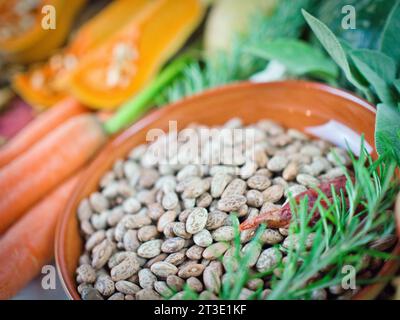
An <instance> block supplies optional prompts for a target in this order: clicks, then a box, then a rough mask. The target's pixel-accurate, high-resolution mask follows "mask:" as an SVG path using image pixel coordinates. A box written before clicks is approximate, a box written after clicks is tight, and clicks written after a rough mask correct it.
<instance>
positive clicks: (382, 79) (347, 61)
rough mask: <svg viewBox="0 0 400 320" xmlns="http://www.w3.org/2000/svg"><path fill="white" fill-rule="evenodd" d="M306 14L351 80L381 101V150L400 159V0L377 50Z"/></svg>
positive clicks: (378, 129)
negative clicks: (362, 46)
mask: <svg viewBox="0 0 400 320" xmlns="http://www.w3.org/2000/svg"><path fill="white" fill-rule="evenodd" d="M303 15H304V17H305V19H306V21H307V23H308V24H309V26H310V27H311V29H312V31H313V32H314V34H315V35H316V37H317V38H318V40H319V41H320V42H321V44H322V46H323V47H324V48H325V49H326V51H327V52H328V53H329V55H330V56H331V57H332V59H333V61H334V62H335V63H336V64H337V65H338V66H339V67H340V69H341V70H342V72H343V73H344V75H345V77H346V78H347V80H348V81H349V82H350V83H351V84H352V85H353V86H354V87H355V88H356V89H357V90H359V91H360V92H361V93H362V94H363V95H364V96H365V97H366V98H367V99H368V100H369V101H370V102H372V103H377V119H376V127H375V139H376V146H377V150H378V152H379V154H383V153H388V152H390V153H391V154H392V157H393V158H395V159H396V160H397V163H400V68H399V67H400V66H399V62H400V1H399V0H397V1H396V3H395V5H394V6H393V8H392V10H391V13H390V14H389V16H388V19H387V21H386V25H385V27H384V29H383V31H382V33H381V36H380V40H379V45H378V49H377V50H370V49H356V48H352V47H351V45H350V44H349V43H347V42H345V41H343V40H339V39H337V38H336V36H335V35H334V34H333V33H332V31H331V30H330V29H329V28H328V27H327V26H326V25H325V24H324V23H322V22H321V21H320V20H318V19H317V18H315V17H314V16H312V15H311V14H309V13H308V12H307V11H305V10H303Z"/></svg>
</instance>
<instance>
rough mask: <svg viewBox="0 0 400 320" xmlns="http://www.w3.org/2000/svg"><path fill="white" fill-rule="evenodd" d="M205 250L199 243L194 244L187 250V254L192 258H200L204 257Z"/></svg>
mask: <svg viewBox="0 0 400 320" xmlns="http://www.w3.org/2000/svg"><path fill="white" fill-rule="evenodd" d="M203 251H204V248H202V247H200V246H198V245H194V246H191V247H190V248H189V249H188V250H187V251H186V256H187V257H188V258H189V259H192V260H199V259H201V257H202V254H203Z"/></svg>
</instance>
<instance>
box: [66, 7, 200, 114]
mask: <svg viewBox="0 0 400 320" xmlns="http://www.w3.org/2000/svg"><path fill="white" fill-rule="evenodd" d="M204 11H205V8H204V6H203V5H202V1H201V0H156V1H153V2H151V4H149V5H148V6H147V7H146V8H145V9H144V10H143V12H141V13H140V14H139V15H138V16H137V17H135V18H134V19H132V21H131V22H129V23H128V24H127V25H126V26H125V27H124V28H123V29H122V30H121V31H119V32H117V33H116V34H115V35H113V36H112V37H111V38H110V39H109V40H108V41H107V42H106V43H104V44H103V45H102V46H101V47H100V48H99V49H97V50H94V51H92V52H91V53H90V54H88V55H87V56H85V57H84V59H82V60H81V61H80V62H79V64H78V66H77V68H76V69H75V70H74V71H73V73H72V75H71V77H70V78H69V82H68V84H69V91H70V93H71V94H72V95H73V96H75V97H76V98H77V99H79V100H80V101H82V102H83V103H85V104H86V105H89V106H92V107H93V108H101V109H115V108H116V107H118V106H119V105H120V104H121V103H123V102H124V101H125V100H127V99H128V98H129V97H131V96H132V95H134V94H135V93H137V92H138V91H140V90H141V89H142V88H143V87H144V86H145V85H146V84H147V83H148V82H149V81H150V80H151V79H152V78H153V77H154V76H155V75H156V73H157V72H158V71H159V69H160V68H161V67H162V65H163V64H164V63H165V62H166V61H167V60H168V59H169V58H171V56H172V55H174V54H175V53H176V52H177V50H178V49H179V48H181V46H182V45H183V44H184V43H185V41H186V40H187V39H188V37H189V36H190V34H191V33H192V32H193V30H194V29H195V28H196V27H197V26H198V24H199V23H200V21H201V19H202V17H203V14H204Z"/></svg>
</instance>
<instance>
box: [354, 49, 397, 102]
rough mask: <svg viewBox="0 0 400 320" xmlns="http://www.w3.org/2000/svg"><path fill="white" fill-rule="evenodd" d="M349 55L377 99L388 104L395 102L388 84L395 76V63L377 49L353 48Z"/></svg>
mask: <svg viewBox="0 0 400 320" xmlns="http://www.w3.org/2000/svg"><path fill="white" fill-rule="evenodd" d="M350 56H351V58H352V60H353V62H354V64H355V66H356V67H357V69H358V71H359V72H360V73H361V74H362V75H363V76H364V78H365V79H366V81H367V82H368V83H369V84H370V85H371V86H372V87H373V88H374V89H375V92H376V94H377V96H378V97H379V99H380V100H381V101H382V102H384V103H386V104H389V105H393V104H395V102H394V98H393V94H392V92H391V90H390V84H391V83H392V82H393V80H394V78H395V76H396V63H395V62H394V61H393V59H391V58H390V57H388V56H386V55H384V54H383V53H380V52H378V51H372V50H368V49H359V50H353V51H351V53H350Z"/></svg>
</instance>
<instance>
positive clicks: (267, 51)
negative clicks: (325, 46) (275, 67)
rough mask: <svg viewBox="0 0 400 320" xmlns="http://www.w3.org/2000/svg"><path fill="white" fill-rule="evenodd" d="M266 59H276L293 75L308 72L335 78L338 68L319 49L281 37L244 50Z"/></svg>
mask: <svg viewBox="0 0 400 320" xmlns="http://www.w3.org/2000/svg"><path fill="white" fill-rule="evenodd" d="M246 51H248V52H250V53H252V54H254V55H256V56H258V57H261V58H264V59H267V60H277V61H279V62H280V63H282V64H283V65H285V67H286V68H287V69H288V70H289V72H290V73H292V74H294V75H299V76H300V75H305V74H310V75H314V76H316V77H320V78H321V77H322V78H337V76H338V69H337V67H336V65H335V64H334V63H333V62H332V61H331V60H330V59H328V58H327V57H326V56H324V54H323V53H322V51H321V50H319V49H318V48H315V47H312V46H311V45H309V44H308V43H306V42H304V41H301V40H296V39H289V38H281V39H276V40H271V41H268V42H267V43H265V44H259V45H257V46H254V47H251V48H249V49H248V50H246Z"/></svg>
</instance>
